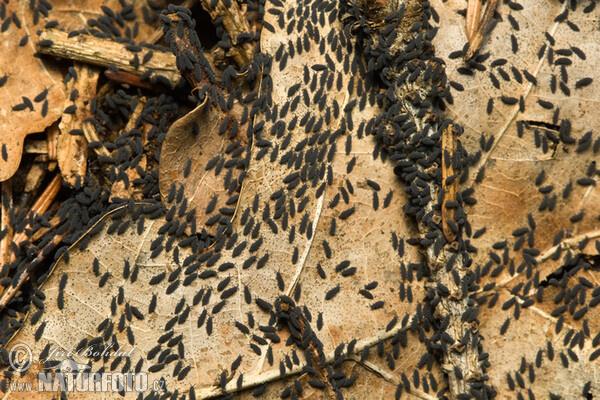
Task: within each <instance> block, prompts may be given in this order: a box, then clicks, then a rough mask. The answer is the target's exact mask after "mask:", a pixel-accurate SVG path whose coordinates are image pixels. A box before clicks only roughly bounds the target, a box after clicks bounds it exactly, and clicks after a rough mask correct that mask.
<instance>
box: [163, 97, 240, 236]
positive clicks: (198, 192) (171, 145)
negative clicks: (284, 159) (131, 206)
mask: <svg viewBox="0 0 600 400" xmlns="http://www.w3.org/2000/svg"><path fill="white" fill-rule="evenodd" d="M225 118H229V119H231V116H228V117H226V116H222V115H221V114H220V112H219V111H217V110H216V109H215V108H214V107H206V105H205V104H201V105H199V106H198V107H196V108H195V109H194V110H192V111H191V112H190V113H188V114H186V115H185V116H184V117H182V118H180V119H179V120H177V121H176V122H175V123H173V125H171V128H170V129H169V132H168V133H167V136H166V138H165V141H164V143H163V147H162V151H161V157H160V166H159V168H160V181H159V182H160V191H161V194H162V196H163V200H164V201H165V202H166V203H173V202H174V199H175V197H174V196H173V193H174V192H175V191H176V190H178V188H180V187H181V186H182V185H183V191H184V194H185V197H186V198H187V200H188V202H189V206H190V208H196V211H197V213H196V224H197V226H198V227H199V228H198V229H200V228H204V229H206V230H207V232H209V233H211V234H214V233H215V232H216V229H217V227H218V225H217V224H215V223H212V224H210V226H208V225H207V224H206V223H207V221H209V219H210V217H211V216H212V215H213V212H212V211H209V212H207V211H206V210H207V209H208V208H209V205H211V206H210V208H212V210H213V211H214V210H217V211H218V210H219V209H220V208H222V207H235V206H236V203H235V202H234V203H232V204H228V199H229V198H230V197H231V196H232V195H236V194H238V193H239V190H240V186H241V183H240V184H239V185H235V186H236V187H235V188H234V189H233V190H232V191H230V190H229V188H228V187H229V183H230V181H231V180H232V179H237V178H239V174H240V173H241V172H242V170H243V169H242V168H238V169H237V170H236V171H234V173H235V176H233V174H232V176H229V178H225V177H224V175H225V174H219V172H220V171H221V170H222V168H223V165H224V164H225V163H227V162H229V163H231V162H234V163H237V159H239V158H240V156H242V157H241V158H243V155H244V154H245V151H244V153H243V154H239V152H235V150H237V149H239V150H244V148H245V147H246V145H247V138H246V139H245V140H244V142H245V143H244V142H242V141H240V140H239V138H240V137H241V138H243V137H244V136H245V135H234V136H233V137H230V135H229V134H225V130H223V131H221V130H220V127H221V124H223V123H224V122H225V123H227V121H226V120H225ZM236 126H237V120H236ZM229 127H230V129H231V125H230V126H229ZM236 136H237V137H236ZM234 139H238V140H237V141H236V140H234ZM235 143H237V146H236V145H235ZM230 145H233V146H234V147H235V149H234V150H230V151H229V154H226V153H225V150H226V149H228V146H230ZM232 151H233V155H234V156H235V158H233V157H231V156H230V155H231V153H232ZM170 193H171V195H170Z"/></svg>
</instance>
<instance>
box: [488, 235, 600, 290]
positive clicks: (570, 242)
mask: <svg viewBox="0 0 600 400" xmlns="http://www.w3.org/2000/svg"><path fill="white" fill-rule="evenodd" d="M599 237H600V230H597V231H592V232H587V233H584V234H581V235H578V236H574V237H572V238H568V239H565V240H563V241H562V242H560V243H559V244H557V245H556V246H552V247H550V248H549V249H547V250H546V251H544V252H543V253H541V254H540V255H538V256H537V257H536V258H535V260H536V262H538V263H541V262H544V261H546V260H548V259H549V258H550V257H552V256H553V255H554V254H555V253H556V251H557V250H558V249H559V248H560V249H570V248H571V247H572V246H576V245H578V244H579V243H580V242H581V241H582V240H584V239H595V238H599ZM520 276H521V274H520V273H516V274H514V275H513V276H511V277H510V278H507V279H505V280H504V281H502V282H500V283H498V284H497V285H496V286H494V289H497V288H500V287H505V286H507V285H508V284H510V283H511V282H513V281H514V280H515V279H517V278H518V277H520ZM494 289H492V290H488V291H485V292H484V291H483V290H481V291H479V292H478V293H488V292H491V291H494Z"/></svg>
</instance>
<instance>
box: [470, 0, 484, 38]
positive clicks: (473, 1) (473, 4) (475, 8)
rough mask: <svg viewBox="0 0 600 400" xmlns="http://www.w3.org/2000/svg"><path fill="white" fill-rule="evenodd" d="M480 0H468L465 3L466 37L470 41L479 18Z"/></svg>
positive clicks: (477, 26)
mask: <svg viewBox="0 0 600 400" xmlns="http://www.w3.org/2000/svg"><path fill="white" fill-rule="evenodd" d="M480 14H481V0H469V2H468V3H467V39H469V41H471V40H472V39H473V34H475V32H477V29H478V28H479V19H480V18H481V15H480Z"/></svg>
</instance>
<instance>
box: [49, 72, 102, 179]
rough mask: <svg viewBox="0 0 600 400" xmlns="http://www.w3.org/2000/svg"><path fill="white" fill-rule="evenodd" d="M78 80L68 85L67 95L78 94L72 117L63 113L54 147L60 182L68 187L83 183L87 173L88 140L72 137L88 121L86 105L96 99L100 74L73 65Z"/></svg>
mask: <svg viewBox="0 0 600 400" xmlns="http://www.w3.org/2000/svg"><path fill="white" fill-rule="evenodd" d="M75 70H76V71H77V76H78V77H77V79H72V80H71V81H70V82H69V85H68V86H69V89H70V90H69V91H73V90H77V91H78V92H79V94H78V96H77V98H76V99H75V101H74V105H75V106H77V109H76V110H75V113H72V114H71V113H63V116H62V118H61V121H60V123H59V125H58V127H59V129H60V136H59V137H58V144H57V147H56V158H57V160H58V166H59V167H60V171H61V173H62V176H63V179H64V180H65V182H67V183H68V184H69V185H71V186H75V184H76V182H77V181H78V180H79V182H82V181H83V178H84V177H85V173H86V169H87V151H88V149H87V140H86V139H85V137H84V136H82V135H81V134H73V133H72V132H74V131H75V130H80V127H81V125H82V123H83V120H85V119H86V118H88V117H90V116H91V114H90V111H89V103H90V102H91V100H92V98H93V97H94V96H95V95H96V85H97V83H98V78H99V76H100V73H99V71H98V70H97V69H94V68H92V67H89V66H88V65H85V64H82V63H80V62H75Z"/></svg>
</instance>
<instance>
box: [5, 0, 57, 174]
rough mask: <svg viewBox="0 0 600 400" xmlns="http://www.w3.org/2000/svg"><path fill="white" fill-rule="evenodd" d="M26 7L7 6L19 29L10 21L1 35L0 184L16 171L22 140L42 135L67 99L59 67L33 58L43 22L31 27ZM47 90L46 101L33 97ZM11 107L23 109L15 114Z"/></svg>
mask: <svg viewBox="0 0 600 400" xmlns="http://www.w3.org/2000/svg"><path fill="white" fill-rule="evenodd" d="M26 7H27V2H26V1H21V2H18V1H12V2H10V3H8V4H6V12H7V14H8V15H9V18H10V15H12V13H13V12H14V13H15V15H16V16H17V18H18V20H19V22H20V24H19V25H20V27H18V26H17V25H16V24H15V23H14V21H13V22H12V23H11V24H10V25H8V28H7V29H6V30H5V31H4V32H1V33H0V42H1V43H2V44H1V46H2V47H1V48H2V61H1V62H0V78H6V83H4V85H3V86H2V87H0V143H1V146H2V148H3V149H2V154H1V156H0V181H5V180H6V179H8V178H10V177H11V176H12V175H13V174H14V173H15V171H16V170H17V169H18V167H19V163H20V162H21V155H22V153H23V145H24V142H25V137H26V136H27V135H29V134H31V133H35V132H42V131H43V130H44V129H46V127H48V126H49V125H50V124H52V123H53V122H54V121H56V120H57V119H58V118H59V117H60V115H61V114H62V109H63V104H64V100H65V96H66V94H65V91H64V85H63V83H62V74H61V72H60V71H59V70H58V68H57V67H56V66H54V65H50V64H48V63H44V62H43V61H42V60H40V59H38V58H36V57H34V56H33V54H34V53H35V41H36V40H35V36H36V35H35V31H36V30H37V29H39V25H41V24H42V22H38V25H34V24H33V21H32V14H31V13H30V12H28V11H29V10H26ZM26 36H29V39H28V41H27V42H26V43H25V44H24V45H23V46H19V45H18V44H19V42H20V41H21V40H22V39H23V38H24V37H26ZM46 89H47V90H48V93H47V95H46V97H45V99H44V100H42V101H40V102H35V101H34V99H35V97H36V96H38V95H39V94H40V93H42V92H43V91H44V90H46ZM16 94H18V95H16ZM22 96H25V97H26V98H27V99H28V100H29V102H31V107H33V109H31V108H30V107H26V106H25V105H26V104H27V105H28V103H27V101H26V100H25V99H23V98H22ZM14 107H17V109H21V108H24V109H22V110H20V111H15V109H14ZM44 108H47V112H46V113H45V115H42V114H43V110H44Z"/></svg>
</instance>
